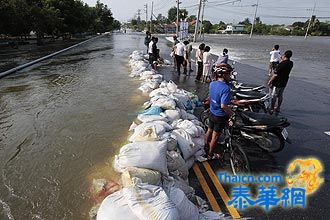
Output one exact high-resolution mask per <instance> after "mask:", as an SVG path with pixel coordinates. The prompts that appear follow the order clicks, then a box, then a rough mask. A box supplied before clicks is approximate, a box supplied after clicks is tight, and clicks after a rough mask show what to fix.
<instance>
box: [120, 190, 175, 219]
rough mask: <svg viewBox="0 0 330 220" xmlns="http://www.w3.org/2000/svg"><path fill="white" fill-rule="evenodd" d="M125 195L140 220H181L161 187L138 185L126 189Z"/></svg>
mask: <svg viewBox="0 0 330 220" xmlns="http://www.w3.org/2000/svg"><path fill="white" fill-rule="evenodd" d="M123 194H124V197H125V198H126V200H127V202H128V205H129V207H130V208H131V210H132V212H133V213H134V214H135V215H136V216H138V218H139V219H140V220H150V219H153V220H180V217H179V213H178V210H177V209H176V207H175V205H174V204H173V203H172V202H171V200H170V199H169V198H168V196H167V195H166V193H165V192H164V190H163V189H162V188H161V187H159V186H153V185H146V184H136V185H135V186H133V187H127V188H124V189H123Z"/></svg>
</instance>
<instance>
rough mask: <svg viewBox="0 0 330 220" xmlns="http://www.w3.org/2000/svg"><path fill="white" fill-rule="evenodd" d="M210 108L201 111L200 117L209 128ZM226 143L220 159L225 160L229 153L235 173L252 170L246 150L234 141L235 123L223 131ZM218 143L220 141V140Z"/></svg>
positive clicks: (205, 126) (232, 169)
mask: <svg viewBox="0 0 330 220" xmlns="http://www.w3.org/2000/svg"><path fill="white" fill-rule="evenodd" d="M209 114H210V112H209V109H207V110H205V111H203V112H202V113H201V116H200V119H201V122H202V123H203V125H204V129H207V125H208V120H209ZM223 136H224V144H223V147H222V151H223V153H222V154H221V155H222V157H221V159H220V160H222V162H224V161H225V160H226V158H227V155H229V163H230V167H231V171H232V172H233V174H234V175H237V174H238V173H249V172H250V163H249V160H248V157H247V156H246V154H245V152H244V150H243V149H242V148H241V147H240V146H239V145H238V143H235V142H234V138H233V125H229V124H227V125H226V126H225V128H224V131H223ZM218 144H220V143H219V141H218Z"/></svg>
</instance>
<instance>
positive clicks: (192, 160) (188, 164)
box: [186, 156, 195, 170]
mask: <svg viewBox="0 0 330 220" xmlns="http://www.w3.org/2000/svg"><path fill="white" fill-rule="evenodd" d="M194 163H195V156H192V157H190V158H188V159H187V160H186V167H187V168H188V170H190V168H192V166H193V165H194Z"/></svg>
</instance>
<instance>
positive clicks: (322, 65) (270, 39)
mask: <svg viewBox="0 0 330 220" xmlns="http://www.w3.org/2000/svg"><path fill="white" fill-rule="evenodd" d="M204 42H205V44H206V45H210V47H211V52H212V53H215V54H220V52H222V50H223V48H227V49H228V50H229V53H228V54H229V58H230V59H232V60H236V61H239V62H241V63H244V64H248V65H251V66H254V67H257V68H260V69H264V70H265V74H266V73H267V71H266V70H268V65H269V59H270V55H269V52H270V51H271V49H272V47H273V46H274V45H275V44H278V45H279V46H280V51H281V53H282V54H283V53H284V52H285V51H286V50H292V51H293V56H292V59H291V60H292V61H293V62H294V66H293V69H292V72H291V77H293V78H294V77H297V78H298V79H301V80H303V81H308V82H312V83H314V84H317V85H319V86H322V87H325V88H330V86H329V82H330V74H329V72H330V62H329V57H330V37H308V38H307V39H306V40H305V39H304V37H288V36H252V38H249V36H248V35H207V36H205V39H204ZM239 74H244V70H243V72H240V73H239Z"/></svg>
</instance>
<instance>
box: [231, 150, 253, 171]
mask: <svg viewBox="0 0 330 220" xmlns="http://www.w3.org/2000/svg"><path fill="white" fill-rule="evenodd" d="M229 160H230V167H231V170H232V172H233V174H234V175H237V174H239V173H249V172H250V163H249V160H248V158H247V156H246V154H245V152H244V151H243V149H242V148H241V147H240V146H238V145H237V146H233V148H232V152H230V159H229Z"/></svg>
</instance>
